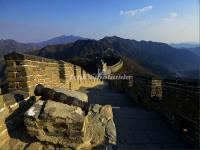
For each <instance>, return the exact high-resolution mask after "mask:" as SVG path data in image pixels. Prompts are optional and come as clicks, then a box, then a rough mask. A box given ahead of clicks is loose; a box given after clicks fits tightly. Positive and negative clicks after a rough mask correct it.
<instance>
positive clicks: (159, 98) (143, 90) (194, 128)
mask: <svg viewBox="0 0 200 150" xmlns="http://www.w3.org/2000/svg"><path fill="white" fill-rule="evenodd" d="M131 83H132V85H130V80H111V81H110V86H111V87H112V88H114V89H117V90H120V91H125V92H126V93H127V94H128V95H129V96H130V97H132V98H133V100H134V101H136V102H137V103H138V104H140V105H143V106H145V107H147V108H151V109H154V110H156V111H158V112H160V113H161V114H162V115H163V116H164V117H165V118H166V119H167V120H168V121H169V122H170V123H171V125H172V126H173V127H174V128H175V129H177V130H178V131H180V133H181V134H182V135H184V137H185V138H186V139H187V140H188V141H190V142H192V143H195V144H196V146H197V145H198V141H199V135H198V134H199V96H200V87H199V85H198V84H197V83H191V82H186V81H181V82H180V81H176V80H171V81H169V80H159V79H151V78H146V77H133V82H131Z"/></svg>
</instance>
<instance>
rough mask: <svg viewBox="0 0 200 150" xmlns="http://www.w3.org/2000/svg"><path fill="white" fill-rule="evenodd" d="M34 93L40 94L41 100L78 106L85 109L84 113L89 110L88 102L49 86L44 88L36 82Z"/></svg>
mask: <svg viewBox="0 0 200 150" xmlns="http://www.w3.org/2000/svg"><path fill="white" fill-rule="evenodd" d="M34 94H35V95H36V96H41V97H42V99H43V100H53V101H56V102H61V103H64V104H68V105H73V106H77V107H80V108H81V109H82V110H84V111H85V113H86V114H87V113H88V110H89V106H90V104H89V103H86V102H83V101H80V100H79V99H77V98H74V97H71V96H68V95H66V94H64V93H61V92H56V91H55V90H53V89H51V88H45V87H44V86H43V85H42V84H38V85H37V86H36V87H35V90H34Z"/></svg>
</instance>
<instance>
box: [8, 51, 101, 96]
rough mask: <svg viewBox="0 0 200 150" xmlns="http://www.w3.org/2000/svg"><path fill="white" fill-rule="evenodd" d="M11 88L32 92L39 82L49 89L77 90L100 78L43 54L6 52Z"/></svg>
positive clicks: (90, 85)
mask: <svg viewBox="0 0 200 150" xmlns="http://www.w3.org/2000/svg"><path fill="white" fill-rule="evenodd" d="M4 58H5V62H6V77H7V81H8V91H9V92H10V91H15V90H22V91H26V92H29V93H30V94H33V89H34V88H35V86H36V85H37V84H39V83H40V84H43V85H44V86H47V87H50V88H66V89H71V90H77V89H79V88H80V87H93V86H96V85H98V84H101V81H100V80H99V79H97V78H94V77H92V76H91V75H90V74H89V73H87V72H86V71H85V70H84V69H82V68H81V67H80V66H77V65H73V64H71V63H68V62H64V61H56V60H52V59H47V58H43V57H37V56H32V55H26V54H21V53H11V54H8V55H5V57H4Z"/></svg>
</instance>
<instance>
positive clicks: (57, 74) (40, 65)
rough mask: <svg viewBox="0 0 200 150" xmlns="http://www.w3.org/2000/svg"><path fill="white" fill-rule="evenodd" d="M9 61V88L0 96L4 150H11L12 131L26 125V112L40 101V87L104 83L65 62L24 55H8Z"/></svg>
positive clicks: (1, 145)
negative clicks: (36, 95)
mask: <svg viewBox="0 0 200 150" xmlns="http://www.w3.org/2000/svg"><path fill="white" fill-rule="evenodd" d="M5 61H6V78H7V82H8V89H7V93H4V94H3V95H2V94H1V95H0V149H8V144H9V140H10V135H9V132H11V131H12V130H13V129H14V128H16V127H17V126H18V125H20V124H21V123H23V119H24V113H25V112H26V111H27V110H28V109H29V108H30V106H32V105H33V103H35V102H36V101H37V100H38V99H39V97H35V96H33V95H34V94H33V91H34V88H35V86H36V85H37V84H39V83H40V84H43V85H44V86H46V87H50V88H64V89H71V90H77V89H79V88H80V87H94V86H97V85H99V84H102V81H100V80H99V79H96V78H94V77H92V76H91V75H90V74H88V73H87V72H86V71H85V70H83V69H82V68H81V67H79V66H76V65H73V64H70V63H67V62H64V61H56V60H51V59H46V58H42V57H36V56H31V55H25V54H20V53H11V54H8V55H6V56H5ZM71 77H73V79H71Z"/></svg>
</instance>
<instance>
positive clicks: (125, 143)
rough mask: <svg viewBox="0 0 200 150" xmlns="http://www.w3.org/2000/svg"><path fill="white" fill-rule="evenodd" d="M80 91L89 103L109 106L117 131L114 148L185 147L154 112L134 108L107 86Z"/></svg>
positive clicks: (125, 98)
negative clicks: (110, 106)
mask: <svg viewBox="0 0 200 150" xmlns="http://www.w3.org/2000/svg"><path fill="white" fill-rule="evenodd" d="M81 91H84V92H86V93H87V94H88V95H89V101H90V103H93V104H94V103H98V104H102V105H105V104H110V105H112V107H113V113H114V121H115V125H116V129H117V146H116V149H119V150H132V149H153V150H156V149H163V148H166V149H184V148H186V145H185V144H184V142H183V141H182V140H181V139H180V137H179V136H178V135H176V134H175V133H174V132H173V130H172V129H171V128H170V127H169V126H168V124H167V123H166V122H165V121H164V120H162V118H161V116H160V115H159V114H158V113H156V112H153V111H150V110H146V109H144V108H141V107H138V106H137V105H136V104H135V103H134V101H133V100H130V99H129V98H128V97H127V96H126V95H125V94H124V93H118V92H116V91H113V90H111V89H109V88H108V86H107V85H104V86H100V87H97V88H93V89H81Z"/></svg>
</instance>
